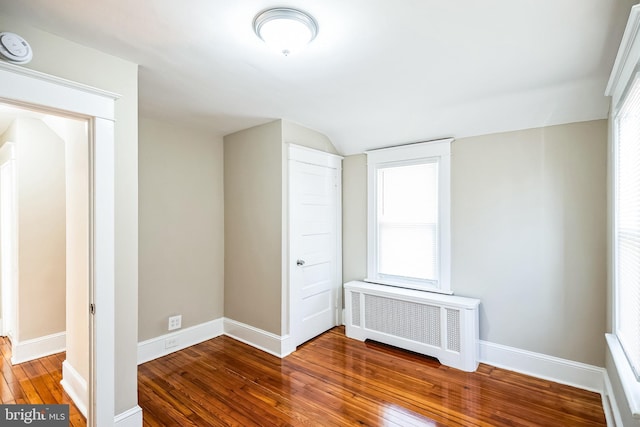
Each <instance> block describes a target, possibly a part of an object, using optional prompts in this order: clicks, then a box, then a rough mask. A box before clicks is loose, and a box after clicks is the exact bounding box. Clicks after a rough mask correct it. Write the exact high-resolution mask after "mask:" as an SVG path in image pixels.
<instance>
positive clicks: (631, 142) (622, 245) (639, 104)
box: [614, 77, 640, 379]
mask: <svg viewBox="0 0 640 427" xmlns="http://www.w3.org/2000/svg"><path fill="white" fill-rule="evenodd" d="M614 123H615V125H614V126H615V128H614V156H615V160H614V161H615V163H614V165H615V166H614V168H615V169H614V177H615V200H614V202H615V205H614V218H615V222H614V256H615V258H614V259H615V264H614V269H615V270H614V271H615V275H614V294H615V309H614V313H615V318H614V332H615V335H616V336H617V338H618V341H619V342H620V346H621V347H622V350H623V351H624V354H625V355H626V357H627V359H628V361H629V364H630V365H631V369H632V370H633V372H634V374H635V377H636V379H640V79H639V78H638V77H636V78H635V80H634V81H633V83H632V84H631V87H630V89H629V91H628V93H627V94H626V96H625V97H624V98H623V100H622V103H621V105H620V108H619V109H618V110H617V112H616V114H615V121H614Z"/></svg>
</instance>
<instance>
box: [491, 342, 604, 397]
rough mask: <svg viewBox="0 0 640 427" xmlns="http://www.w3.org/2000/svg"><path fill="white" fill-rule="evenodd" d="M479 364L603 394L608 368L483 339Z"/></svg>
mask: <svg viewBox="0 0 640 427" xmlns="http://www.w3.org/2000/svg"><path fill="white" fill-rule="evenodd" d="M480 362H481V363H486V364H487V365H492V366H496V367H498V368H504V369H508V370H510V371H514V372H520V373H522V374H526V375H531V376H533V377H536V378H541V379H545V380H549V381H554V382H557V383H560V384H566V385H570V386H573V387H578V388H581V389H584V390H589V391H594V392H597V393H602V392H603V389H604V375H605V372H606V371H605V369H604V368H600V367H597V366H593V365H588V364H586V363H580V362H575V361H572V360H567V359H562V358H559V357H554V356H549V355H546V354H541V353H535V352H532V351H527V350H522V349H519V348H514V347H508V346H506V345H501V344H495V343H492V342H488V341H483V340H480Z"/></svg>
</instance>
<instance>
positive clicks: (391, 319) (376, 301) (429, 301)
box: [344, 281, 480, 372]
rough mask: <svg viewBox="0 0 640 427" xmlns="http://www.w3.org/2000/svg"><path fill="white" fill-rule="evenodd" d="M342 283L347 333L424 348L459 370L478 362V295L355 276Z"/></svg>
mask: <svg viewBox="0 0 640 427" xmlns="http://www.w3.org/2000/svg"><path fill="white" fill-rule="evenodd" d="M344 289H345V308H346V313H345V314H346V316H345V324H346V333H347V336H348V337H350V338H355V339H358V340H361V341H364V340H366V339H373V340H376V341H380V342H383V343H386V344H390V345H394V346H397V347H400V348H404V349H407V350H411V351H415V352H418V353H422V354H426V355H428V356H432V357H436V358H438V360H439V361H440V363H442V364H443V365H447V366H451V367H454V368H458V369H461V370H463V371H469V372H471V371H475V370H476V368H477V367H478V334H479V329H478V306H479V304H480V301H479V300H477V299H474V298H464V297H459V296H453V295H442V294H436V293H432V292H424V291H416V290H411V289H403V288H396V287H391V286H384V285H377V284H372V283H365V282H358V281H355V282H349V283H346V284H345V285H344Z"/></svg>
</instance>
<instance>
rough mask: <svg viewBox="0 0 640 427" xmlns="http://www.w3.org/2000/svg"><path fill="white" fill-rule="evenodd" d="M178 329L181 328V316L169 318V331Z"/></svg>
mask: <svg viewBox="0 0 640 427" xmlns="http://www.w3.org/2000/svg"><path fill="white" fill-rule="evenodd" d="M180 328H182V315H181V314H178V315H177V316H171V317H169V330H170V331H173V330H175V329H180Z"/></svg>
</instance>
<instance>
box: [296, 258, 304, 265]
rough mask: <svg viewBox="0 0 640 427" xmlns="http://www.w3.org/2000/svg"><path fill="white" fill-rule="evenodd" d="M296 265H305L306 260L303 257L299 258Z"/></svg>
mask: <svg viewBox="0 0 640 427" xmlns="http://www.w3.org/2000/svg"><path fill="white" fill-rule="evenodd" d="M296 265H297V266H299V267H300V266H303V265H304V260H303V259H299V260H297V261H296Z"/></svg>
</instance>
